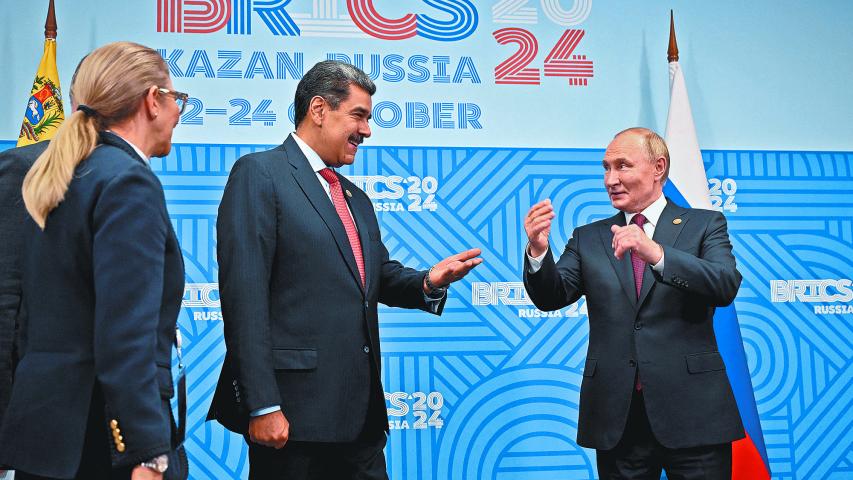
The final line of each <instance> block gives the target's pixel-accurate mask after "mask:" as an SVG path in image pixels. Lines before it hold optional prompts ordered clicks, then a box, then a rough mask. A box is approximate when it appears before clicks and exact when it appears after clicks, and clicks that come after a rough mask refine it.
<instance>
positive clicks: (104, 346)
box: [91, 164, 170, 466]
mask: <svg viewBox="0 0 853 480" xmlns="http://www.w3.org/2000/svg"><path fill="white" fill-rule="evenodd" d="M164 205H165V199H164V198H163V191H162V188H161V186H160V184H159V182H158V181H157V179H156V177H155V176H154V175H153V173H151V171H150V170H148V169H147V168H146V167H145V166H144V165H142V164H138V165H135V166H134V167H132V168H130V169H127V170H126V171H124V172H122V173H120V174H119V175H117V176H116V177H115V178H114V179H112V180H111V181H110V182H109V183H108V184H106V185H105V186H104V188H103V191H102V192H101V194H100V196H99V198H98V201H97V203H96V204H95V206H94V210H93V212H92V217H91V218H92V232H93V250H92V262H93V265H92V267H93V276H94V286H95V326H94V337H95V338H94V358H95V372H96V375H97V379H98V381H99V383H100V384H101V387H102V389H103V394H104V400H105V404H106V410H107V411H106V412H105V413H106V415H107V418H108V419H116V420H117V421H118V422H119V425H120V428H121V430H122V435H123V436H124V437H125V438H127V439H128V440H127V442H126V445H127V450H126V451H125V452H124V455H122V456H121V460H117V459H116V457H115V456H114V457H113V462H114V464H115V465H116V466H125V465H133V464H135V463H139V462H141V461H144V460H147V459H150V458H152V457H155V456H157V455H160V454H162V453H166V452H167V451H168V450H169V446H170V445H169V442H170V421H169V419H168V417H167V416H166V415H165V413H166V412H165V411H164V409H163V406H162V399H161V396H160V388H159V383H158V380H157V360H156V348H157V325H158V322H159V318H160V304H161V298H162V295H163V275H164V273H163V272H164V254H165V253H164V252H165V248H166V239H167V226H168V223H167V222H168V219H167V218H165V209H164Z"/></svg>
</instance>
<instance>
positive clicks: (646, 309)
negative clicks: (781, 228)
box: [524, 128, 744, 480]
mask: <svg viewBox="0 0 853 480" xmlns="http://www.w3.org/2000/svg"><path fill="white" fill-rule="evenodd" d="M603 166H604V184H605V187H606V189H607V193H608V195H609V196H610V201H611V203H612V205H613V207H614V208H616V209H617V210H619V212H618V213H617V214H616V215H614V216H612V217H610V218H607V219H604V220H600V221H597V222H593V223H591V224H589V225H584V226H581V227H578V228H576V229H575V230H574V232H573V233H572V237H571V239H570V240H569V243H568V245H567V246H566V248H565V251H564V252H563V254H562V255H561V256H560V258H559V260H557V261H556V262H555V261H554V258H553V255H552V253H551V249H550V246H549V242H548V236H549V233H550V230H551V225H552V222H553V219H554V209H553V207H552V205H551V203H550V201H549V200H544V201H542V202H539V203H537V204H536V205H534V206H533V207H532V208H531V209H530V211H529V212H528V214H527V216H526V217H525V220H524V227H525V230H526V232H527V236H528V240H529V243H528V247H527V252H526V254H525V267H524V268H525V270H524V283H525V287H526V288H527V293H528V294H529V296H530V298H531V300H532V301H533V303H534V304H535V305H536V306H537V307H538V308H540V309H542V310H556V309H559V308H563V307H565V306H567V305H569V304H572V303H574V302H575V301H577V300H578V298H580V297H581V296H582V295H586V305H587V309H588V312H589V349H588V352H587V358H586V364H585V366H584V371H583V382H582V385H581V396H580V413H579V419H578V444H579V445H581V446H584V447H588V448H595V449H596V452H597V463H598V473H599V476H600V478H602V479H634V478H636V479H655V480H656V479H658V478H660V474H661V470H665V471H666V474H667V477H668V478H669V479H672V480H674V479H688V478H689V479H694V478H695V479H726V480H729V479H730V478H731V442H732V441H734V440H737V439H739V438H742V437H743V436H744V432H743V427H742V425H741V421H740V416H739V414H738V409H737V405H736V404H735V399H734V395H733V394H732V390H731V387H730V385H729V382H728V377H727V375H726V371H725V365H724V364H723V360H722V357H721V356H720V353H719V352H718V350H717V342H716V338H715V336H714V322H713V318H714V309H715V307H717V306H724V305H728V304H730V303H731V302H732V301H733V300H734V298H735V294H736V293H737V290H738V287H739V286H740V282H741V275H740V273H738V271H737V268H736V266H735V259H734V256H732V246H731V243H730V242H729V237H728V233H727V228H726V220H725V217H723V215H722V214H721V213H718V212H713V211H709V210H698V209H688V208H682V207H679V206H677V205H675V204H674V203H672V201H670V200H669V199H667V198H666V197H664V196H663V185H664V183H665V182H666V178H667V174H668V172H669V152H668V150H667V148H666V143H665V142H664V141H663V139H662V138H660V136H658V135H657V134H656V133H654V132H652V131H651V130H647V129H644V128H632V129H628V130H625V131H623V132H620V133H619V134H617V135H616V137H614V139H613V141H612V142H611V143H610V145H609V146H608V147H607V150H606V152H605V154H604V161H603Z"/></svg>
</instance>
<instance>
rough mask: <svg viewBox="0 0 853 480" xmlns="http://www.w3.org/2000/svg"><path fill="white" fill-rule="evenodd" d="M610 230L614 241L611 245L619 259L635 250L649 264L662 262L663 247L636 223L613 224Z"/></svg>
mask: <svg viewBox="0 0 853 480" xmlns="http://www.w3.org/2000/svg"><path fill="white" fill-rule="evenodd" d="M610 231H611V232H613V243H612V245H611V246H612V247H613V255H614V256H616V258H618V259H619V260H621V259H622V255H625V253H628V252H632V251H633V252H634V253H636V254H637V255H639V256H640V258H641V259H642V260H643V261H644V262H646V263H648V264H649V265H655V264H657V263H658V262H660V259H661V257H662V256H663V247H661V246H660V245H658V244H657V243H656V242H655V241H654V240H652V239H651V238H649V236H648V235H646V232H644V231H643V229H642V228H640V227H638V226H637V225H634V224H631V225H628V226H625V227H620V226H618V225H613V226H612V227H610Z"/></svg>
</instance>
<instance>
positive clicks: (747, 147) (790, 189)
mask: <svg viewBox="0 0 853 480" xmlns="http://www.w3.org/2000/svg"><path fill="white" fill-rule="evenodd" d="M46 3H47V2H46V1H32V2H18V3H15V4H13V5H12V6H7V7H4V8H3V10H2V12H0V25H2V27H3V28H2V29H0V51H2V53H3V60H2V62H3V64H4V66H5V67H6V73H5V74H4V76H2V77H1V78H0V105H3V108H2V114H0V138H5V139H7V140H10V141H9V142H0V149H2V148H8V147H10V146H12V142H11V140H13V139H14V138H16V136H17V131H18V128H19V126H20V121H21V119H22V118H23V110H24V107H25V104H26V98H27V97H28V93H29V87H30V85H31V84H32V77H33V74H34V73H35V69H36V66H37V63H38V58H39V57H40V53H41V52H40V50H41V25H42V23H43V19H44V13H45V11H46ZM191 3H192V2H188V1H186V0H175V1H174V2H172V1H167V0H146V1H138V2H130V1H110V2H108V1H96V0H81V1H75V2H73V4H72V2H63V1H62V0H59V1H58V2H57V6H56V8H57V19H58V22H59V39H58V42H59V49H58V51H59V53H58V56H59V71H60V74H61V76H62V78H61V80H62V85H63V91H65V92H66V93H67V86H68V84H69V82H70V74H71V72H73V69H74V66H75V65H76V63H77V61H78V60H79V59H80V57H81V56H82V55H83V54H84V53H85V52H87V51H89V50H91V49H92V48H95V47H96V46H98V45H100V44H103V43H106V42H108V41H113V40H135V41H139V42H141V43H144V44H147V45H149V46H152V47H154V48H158V49H161V51H162V52H163V55H164V57H165V58H167V59H169V64H170V68H171V69H172V77H173V81H174V85H175V88H176V89H178V90H181V91H188V92H190V94H191V96H193V99H194V101H193V103H191V104H190V106H189V109H188V111H187V112H186V113H185V114H184V116H183V117H182V120H181V125H179V126H178V128H176V130H175V136H174V141H175V142H176V145H175V147H174V149H173V151H172V153H171V154H170V155H169V156H168V157H167V158H165V159H155V160H153V162H152V166H153V168H154V169H155V171H156V172H157V173H158V175H159V176H160V179H161V181H162V183H163V186H164V189H165V191H166V198H167V202H168V208H169V211H170V214H171V216H172V220H173V224H174V227H175V230H176V232H177V233H178V236H179V239H180V242H181V246H182V248H183V251H184V255H185V262H186V271H187V279H186V281H187V290H186V294H185V297H184V309H183V311H182V314H181V317H180V325H181V327H182V330H183V332H184V334H185V335H184V337H185V339H186V343H187V344H188V346H187V347H186V353H185V355H186V363H187V365H188V378H189V404H190V412H189V429H188V431H189V433H188V435H189V437H188V444H187V448H188V454H189V456H190V462H191V472H192V477H193V478H198V479H202V478H217V479H219V478H223V479H226V478H235V479H236V478H245V476H246V473H247V467H248V460H247V456H246V448H245V446H244V444H243V441H242V438H240V437H238V436H235V435H232V434H229V433H228V432H226V431H225V430H223V429H222V428H221V427H219V426H218V425H217V424H213V423H205V422H204V416H205V413H206V411H207V407H208V405H209V403H210V399H211V395H212V393H213V388H214V383H215V381H216V378H217V376H218V373H219V369H220V367H221V363H222V359H223V355H224V344H223V342H222V322H221V311H220V309H219V301H218V290H217V287H216V281H217V266H216V261H215V258H216V255H215V249H216V242H215V239H216V232H215V219H216V209H217V206H218V203H219V200H220V198H221V194H222V189H223V187H224V185H225V181H226V179H227V176H228V172H229V170H230V168H231V166H232V165H233V164H234V162H235V161H236V159H237V158H239V157H240V156H241V155H244V154H246V153H249V152H252V151H257V150H262V149H266V148H270V147H271V146H274V145H277V144H279V143H280V142H281V141H282V140H283V139H284V138H285V136H286V135H287V133H288V132H290V131H291V130H292V129H293V125H292V122H291V121H290V120H289V117H290V116H291V115H292V111H289V110H290V104H291V102H292V96H293V91H294V89H295V86H296V83H297V81H298V79H299V78H300V77H301V74H302V72H304V71H306V70H307V68H310V66H311V65H313V63H315V62H316V61H318V60H322V59H325V58H343V59H345V60H348V61H352V62H354V63H356V64H359V65H360V66H363V68H364V69H365V70H366V71H368V73H370V74H371V75H372V76H374V77H375V78H376V82H377V85H378V92H377V94H376V95H375V96H374V135H373V137H372V138H370V139H369V140H368V141H367V144H365V146H363V147H362V148H361V149H359V154H358V155H359V156H358V159H357V161H356V163H355V165H353V166H352V167H347V168H344V169H342V173H344V174H345V175H347V176H349V177H350V178H351V179H352V180H353V181H355V182H356V183H357V184H359V185H360V186H361V187H362V188H363V189H364V190H365V191H366V192H367V193H368V194H369V195H370V196H371V198H372V199H373V201H374V205H375V208H376V210H377V215H378V217H379V220H380V224H381V226H382V229H383V238H384V239H385V241H386V244H387V246H388V248H389V251H390V252H391V255H392V256H393V257H394V258H396V259H398V260H400V261H402V262H404V263H405V264H407V265H410V266H412V267H416V268H426V267H428V266H429V265H431V264H432V263H434V262H435V261H437V260H439V259H441V258H443V257H444V256H446V255H447V254H449V253H451V252H455V251H458V250H461V249H464V248H468V247H470V246H479V247H481V248H482V249H483V256H484V259H485V263H484V264H483V265H482V266H480V267H478V268H477V269H476V270H475V271H474V272H473V273H472V274H471V275H469V276H468V277H466V279H465V280H463V281H461V282H459V283H456V284H454V285H453V286H452V288H451V292H450V298H449V300H448V303H447V307H446V309H445V313H444V315H443V316H441V317H433V316H429V315H426V314H422V313H417V312H409V311H404V310H397V309H388V308H383V309H381V310H380V328H381V334H382V342H383V359H382V360H383V368H384V370H383V374H384V378H383V382H384V386H385V391H386V399H387V402H388V406H389V424H390V426H391V428H392V430H391V436H390V439H389V444H388V450H387V455H388V468H389V473H390V475H391V478H393V479H418V480H420V479H424V480H426V479H432V480H444V479H501V480H503V479H512V478H525V479H553V478H570V479H590V478H595V468H594V464H595V457H594V452H592V451H589V450H586V449H582V448H580V447H578V446H577V445H576V443H575V441H574V439H575V434H576V426H577V423H576V421H577V402H578V391H579V385H580V378H581V369H582V367H583V359H584V356H585V352H586V342H587V323H586V320H587V317H586V309H585V305H584V301H583V300H581V301H580V302H579V303H578V304H576V305H573V306H571V307H568V308H566V309H563V310H561V311H559V312H558V314H557V316H543V314H542V312H538V311H537V310H535V308H534V307H533V306H532V305H531V304H530V302H529V301H528V299H527V297H526V295H525V294H524V291H523V288H522V286H521V283H520V282H521V261H522V249H523V246H524V242H525V236H524V233H523V229H522V227H521V217H522V216H523V215H524V213H525V212H526V211H527V209H528V208H529V207H530V205H532V204H533V203H535V202H537V201H538V200H540V199H543V198H545V197H550V198H551V199H552V200H553V202H554V204H555V206H556V208H557V215H558V223H557V226H556V227H555V229H554V231H553V232H552V237H553V244H554V245H555V246H559V247H561V246H562V245H563V244H565V242H566V241H567V240H568V235H569V234H570V233H571V231H572V229H573V228H574V227H575V226H578V225H582V224H585V223H588V222H590V221H593V220H597V219H600V218H603V217H606V216H610V215H612V213H613V210H612V207H611V206H610V203H609V200H608V198H607V196H606V194H605V193H604V190H603V187H602V183H603V177H602V168H601V158H602V154H603V147H604V146H605V145H606V144H607V142H608V141H609V139H610V137H612V135H613V133H615V132H616V131H618V130H621V129H622V128H625V127H628V126H632V125H636V124H640V125H643V126H647V127H650V128H653V129H657V130H659V131H662V130H663V125H664V123H665V119H666V111H667V101H668V94H667V91H668V90H667V89H668V83H667V78H668V77H667V64H666V59H665V52H666V41H667V35H668V13H669V8H674V9H675V10H676V29H677V31H678V34H679V46H680V47H681V54H682V58H681V66H682V68H683V69H684V71H685V75H686V78H687V84H688V89H689V91H690V94H691V100H692V107H693V113H694V118H695V120H696V127H697V134H698V137H699V142H700V145H701V146H702V148H703V159H704V162H705V168H706V170H707V172H708V177H709V186H710V187H711V195H712V201H713V202H714V204H715V205H717V206H718V208H720V209H722V210H723V211H724V212H725V213H726V215H727V217H728V220H729V226H730V233H731V236H732V241H733V243H734V247H735V255H736V257H737V259H738V264H739V269H740V271H741V273H742V274H743V276H744V281H743V285H742V286H741V289H740V292H739V294H738V297H737V300H736V302H735V303H736V308H737V310H738V312H739V319H740V325H741V333H742V336H743V340H744V346H745V349H746V354H747V358H748V361H749V368H750V372H751V376H752V382H753V385H754V388H755V397H756V401H757V405H758V410H759V414H760V419H761V425H762V427H763V431H764V437H765V441H766V444H767V453H768V457H769V461H770V466H771V469H772V471H773V476H774V478H779V479H807V478H808V479H810V478H837V479H841V478H851V477H853V434H851V433H850V432H851V428H853V414H851V413H850V412H851V411H853V378H852V377H853V331H852V329H853V325H851V319H853V313H851V311H852V310H853V293H851V289H850V285H851V280H850V279H851V278H853V135H851V134H853V131H851V127H850V126H851V125H853V113H851V108H850V107H851V105H853V93H851V89H850V88H849V86H848V85H847V83H849V79H850V78H853V37H851V36H850V35H849V25H850V24H853V9H851V7H850V6H849V5H848V3H847V2H844V1H840V0H839V1H825V2H820V4H819V5H810V4H808V5H803V4H796V5H795V4H794V2H787V3H780V2H771V1H769V0H767V1H765V0H756V1H753V2H748V3H747V4H741V2H734V1H717V2H688V1H675V0H673V1H662V0H661V1H657V0H656V1H648V2H615V3H614V2H607V3H605V2H593V1H592V0H574V1H572V0H562V1H559V0H541V1H524V0H518V1H515V0H501V1H495V2H480V1H477V2H473V1H468V0H443V1H437V0H424V1H407V2H396V1H390V0H386V1H380V0H375V1H368V0H349V1H344V0H340V1H335V0H317V1H313V2H309V1H307V0H302V1H300V0H294V1H292V2H290V1H286V0H285V1H280V0H279V1H268V2H261V1H254V2H252V1H250V0H210V1H201V2H196V3H200V4H208V6H209V7H210V10H209V11H210V12H211V13H209V14H208V15H203V14H202V13H194V12H201V10H200V8H201V7H193V6H192V5H191ZM178 4H180V5H183V6H184V8H183V10H181V12H180V13H179V12H177V10H176V9H175V8H174V6H175V5H178ZM194 8H196V10H194ZM351 12H354V13H351ZM357 12H366V13H357ZM371 12H372V13H371ZM218 13H222V14H223V15H221V16H218V15H217V14H218ZM226 14H227V15H226ZM406 14H413V15H412V16H406ZM379 17H384V18H385V19H386V20H387V19H391V20H396V21H395V22H391V21H385V22H383V21H380V20H381V19H380V18H379ZM223 19H224V20H223ZM383 25H384V27H383ZM555 47H560V48H555ZM511 57H513V58H516V59H517V60H518V62H517V63H516V67H515V68H508V65H509V64H508V63H507V60H508V59H510V58H511ZM560 61H562V62H563V63H562V65H563V66H565V65H569V67H567V68H568V70H566V71H562V72H561V71H560V65H561V64H560ZM566 62H568V63H566ZM519 65H520V67H521V68H519V67H518V66H519ZM549 72H550V73H551V74H550V75H549ZM555 72H556V73H555ZM554 75H557V76H554ZM560 75H562V76H560ZM537 78H538V83H536V79H537ZM512 82H515V83H512ZM3 132H5V133H3ZM661 133H662V132H661ZM214 141H215V143H211V142H214ZM674 161H677V159H674ZM821 280H826V281H824V282H821Z"/></svg>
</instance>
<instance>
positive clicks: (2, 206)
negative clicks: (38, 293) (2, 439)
mask: <svg viewBox="0 0 853 480" xmlns="http://www.w3.org/2000/svg"><path fill="white" fill-rule="evenodd" d="M47 145H48V142H41V143H36V144H33V145H27V146H26V147H20V148H12V149H9V150H6V151H4V152H2V153H0V212H2V214H0V424H1V423H3V413H4V412H5V411H6V405H8V404H9V395H10V394H11V393H12V372H14V371H15V365H16V364H17V356H18V355H17V352H16V350H17V347H16V345H15V343H16V337H17V335H16V331H17V330H18V315H19V311H20V307H21V251H22V249H23V247H24V236H23V234H22V231H23V229H22V227H23V225H24V221H25V219H26V218H27V210H26V209H25V208H24V200H23V198H21V184H22V183H23V182H24V176H26V174H27V172H28V171H29V169H30V167H31V166H32V165H33V162H35V160H36V158H38V156H39V155H41V153H42V152H44V150H45V149H46V148H47Z"/></svg>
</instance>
